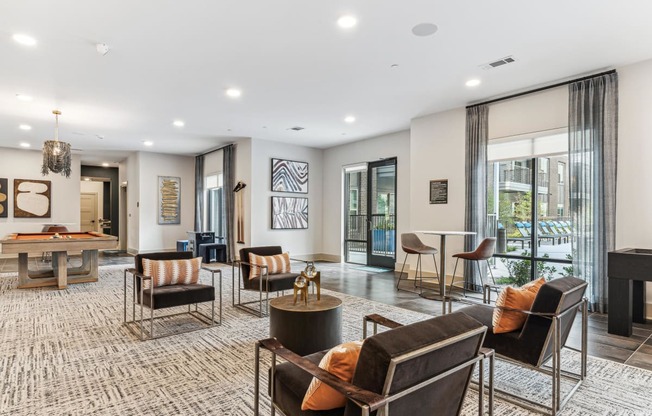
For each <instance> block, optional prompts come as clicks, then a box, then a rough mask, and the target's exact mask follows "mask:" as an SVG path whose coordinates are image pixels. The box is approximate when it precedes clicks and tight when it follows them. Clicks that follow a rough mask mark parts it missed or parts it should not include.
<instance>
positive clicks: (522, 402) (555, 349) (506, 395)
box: [446, 295, 588, 416]
mask: <svg viewBox="0 0 652 416" xmlns="http://www.w3.org/2000/svg"><path fill="white" fill-rule="evenodd" d="M564 296H566V295H564ZM446 300H447V303H448V312H447V313H450V312H451V311H452V301H453V300H457V301H460V302H464V300H462V299H459V298H453V297H447V299H446ZM464 303H471V302H464ZM562 304H563V296H562V299H560V301H559V308H560V307H561V305H562ZM491 307H492V308H500V309H502V310H504V311H513V312H521V313H524V314H526V315H533V316H539V317H542V318H546V319H550V320H551V321H552V329H551V331H550V332H549V335H548V337H549V338H548V340H547V341H546V344H547V342H550V338H552V343H553V344H552V352H551V357H549V358H548V359H547V360H545V361H544V358H545V356H544V353H545V351H546V350H547V348H546V347H544V349H543V353H542V354H541V357H540V358H539V363H538V364H537V365H536V366H532V365H529V364H526V363H522V362H520V361H517V360H514V359H512V358H510V357H507V356H504V355H502V354H500V353H495V354H496V357H497V358H498V359H500V360H503V361H506V362H509V363H511V364H513V365H516V366H519V367H521V368H526V369H529V370H534V371H537V372H540V373H543V374H546V375H549V376H551V381H552V398H551V404H550V405H546V404H542V403H539V402H536V401H534V400H531V399H527V398H525V397H521V396H518V395H516V394H514V393H511V392H508V391H506V390H503V389H501V388H499V387H495V391H496V393H497V396H499V397H500V398H502V399H504V400H506V401H508V402H510V403H513V404H515V405H517V406H521V407H524V408H526V409H528V410H532V411H534V412H538V413H543V414H550V415H552V416H556V415H557V414H558V413H559V412H561V411H562V410H563V408H564V406H566V404H567V403H568V401H569V400H570V399H571V397H572V396H573V394H574V393H575V392H576V391H577V389H578V388H579V387H580V385H581V384H582V382H583V381H584V379H585V378H586V367H587V357H588V353H587V344H588V336H587V334H588V300H587V299H586V298H582V300H580V301H579V302H577V303H575V304H573V305H571V306H570V307H568V308H567V309H566V310H565V311H563V312H562V311H559V308H558V310H557V311H556V312H555V313H541V312H531V311H528V310H521V309H514V308H507V307H502V306H495V305H494V306H491ZM577 309H579V310H580V311H581V313H582V328H581V337H582V341H581V344H580V349H579V350H578V349H576V348H572V347H569V346H566V345H563V346H562V345H561V331H560V329H561V319H562V318H563V317H564V316H566V315H567V314H569V313H572V312H574V311H575V310H577ZM564 348H566V349H568V350H571V351H575V352H578V353H579V354H580V372H579V373H574V372H571V371H567V370H562V368H561V351H562V349H564ZM550 358H552V363H551V365H550V366H546V365H544V364H545V362H548V361H549V360H550ZM562 377H563V378H565V379H566V380H571V381H572V382H574V383H575V384H574V385H573V387H572V388H571V390H570V391H569V392H568V393H567V394H566V396H564V397H563V398H562V397H561V380H562Z"/></svg>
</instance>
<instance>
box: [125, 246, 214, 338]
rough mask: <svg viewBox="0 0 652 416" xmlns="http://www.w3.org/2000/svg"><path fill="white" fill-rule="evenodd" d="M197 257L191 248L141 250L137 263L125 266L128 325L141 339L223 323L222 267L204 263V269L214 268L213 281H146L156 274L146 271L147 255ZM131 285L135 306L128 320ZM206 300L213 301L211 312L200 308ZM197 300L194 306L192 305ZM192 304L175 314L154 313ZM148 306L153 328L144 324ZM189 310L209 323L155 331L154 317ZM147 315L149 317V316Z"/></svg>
mask: <svg viewBox="0 0 652 416" xmlns="http://www.w3.org/2000/svg"><path fill="white" fill-rule="evenodd" d="M192 258H193V253H192V252H190V251H183V252H161V253H148V254H138V255H136V256H135V258H134V263H135V267H134V268H129V269H125V271H124V310H123V313H124V325H125V326H127V328H129V330H130V331H131V332H133V333H134V334H136V335H137V336H138V337H139V338H140V339H141V340H145V339H154V338H160V337H164V336H169V335H177V334H181V333H185V332H191V331H196V330H198V329H204V328H207V327H211V326H214V325H221V324H222V283H221V282H222V271H221V270H220V269H217V268H206V267H202V269H203V270H207V271H209V272H211V284H210V285H207V284H201V282H197V283H193V284H176V285H169V286H157V287H154V288H151V287H149V285H147V284H146V282H148V281H151V279H152V277H151V276H147V275H145V274H144V273H143V262H142V260H143V259H150V260H189V259H192ZM215 273H218V275H219V283H220V284H219V298H218V300H219V321H218V322H216V321H215ZM128 274H131V275H132V279H131V280H132V282H131V285H129V284H128V280H129V279H127V275H128ZM129 286H130V287H131V293H132V296H131V297H132V302H131V303H132V310H131V320H127V303H128V302H127V293H128V291H129ZM203 302H211V310H210V316H209V315H207V314H205V313H203V312H201V311H200V310H199V307H198V304H199V303H203ZM192 304H194V305H195V308H194V310H192V309H191V305H192ZM186 305H187V306H188V310H187V311H184V312H180V313H175V314H171V315H170V314H168V315H163V316H158V317H154V311H156V310H159V309H165V308H172V307H179V306H186ZM136 307H139V308H140V319H136ZM144 308H147V309H149V311H150V316H149V331H147V330H146V329H145V327H144V325H143V324H144V319H143V312H144ZM180 314H189V315H190V316H192V317H193V318H195V319H197V320H198V321H200V322H202V323H204V324H206V326H203V325H202V326H200V327H193V328H190V329H183V330H180V331H175V332H171V333H167V334H164V335H158V336H157V335H155V334H154V321H155V320H156V319H161V318H167V317H170V316H174V315H180ZM145 319H147V318H145Z"/></svg>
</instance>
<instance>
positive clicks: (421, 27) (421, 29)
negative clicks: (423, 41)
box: [412, 23, 438, 36]
mask: <svg viewBox="0 0 652 416" xmlns="http://www.w3.org/2000/svg"><path fill="white" fill-rule="evenodd" d="M437 29H438V28H437V25H436V24H434V23H419V24H418V25H416V26H414V27H413V28H412V33H413V34H414V36H430V35H434V34H435V33H436V32H437Z"/></svg>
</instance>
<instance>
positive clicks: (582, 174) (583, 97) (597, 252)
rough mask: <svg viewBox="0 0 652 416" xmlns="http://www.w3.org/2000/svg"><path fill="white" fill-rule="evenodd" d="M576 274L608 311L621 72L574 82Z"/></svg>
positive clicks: (598, 307)
mask: <svg viewBox="0 0 652 416" xmlns="http://www.w3.org/2000/svg"><path fill="white" fill-rule="evenodd" d="M568 111H569V116H568V130H569V131H568V134H569V175H570V211H571V219H572V222H573V227H574V232H575V238H573V240H572V252H573V274H574V275H575V276H577V277H579V278H581V279H584V280H585V281H587V282H588V283H589V291H588V297H589V304H590V307H591V309H592V310H594V311H599V312H602V313H605V312H607V299H608V293H607V288H608V279H607V252H609V251H611V250H613V249H614V247H615V239H616V233H615V231H616V224H615V219H616V168H617V157H618V155H617V149H618V74H616V73H615V72H611V73H608V74H604V75H600V76H596V77H593V78H589V79H584V80H580V81H577V82H573V83H571V84H569V106H568Z"/></svg>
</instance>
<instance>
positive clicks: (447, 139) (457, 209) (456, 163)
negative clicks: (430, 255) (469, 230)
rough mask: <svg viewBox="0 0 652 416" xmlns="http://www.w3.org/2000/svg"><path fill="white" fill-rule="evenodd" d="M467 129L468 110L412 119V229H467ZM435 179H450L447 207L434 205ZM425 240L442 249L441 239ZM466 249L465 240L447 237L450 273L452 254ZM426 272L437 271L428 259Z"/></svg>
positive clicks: (427, 237)
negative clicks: (465, 211) (465, 152)
mask: <svg viewBox="0 0 652 416" xmlns="http://www.w3.org/2000/svg"><path fill="white" fill-rule="evenodd" d="M465 128H466V111H465V110H464V109H463V108H459V109H455V110H451V111H446V112H442V113H437V114H433V115H430V116H426V117H421V118H417V119H414V120H412V124H411V143H410V165H411V167H412V170H411V173H410V175H411V177H410V186H411V194H410V195H411V204H410V229H411V230H444V231H450V230H457V231H460V230H464V209H465V203H464V200H465V176H464V147H465V139H464V137H465ZM432 179H448V203H447V204H432V205H431V204H430V201H429V198H430V195H429V186H430V181H431V180H432ZM421 238H422V240H423V241H424V243H425V244H427V245H431V246H433V247H438V248H439V246H440V244H439V237H438V236H421ZM463 249H464V239H463V238H462V237H447V240H446V253H447V255H448V256H447V260H448V261H447V263H446V264H447V274H449V275H450V274H452V273H453V268H452V266H453V265H452V259H451V257H450V255H451V254H453V253H457V252H460V251H463ZM412 257H416V256H412ZM437 261H439V260H437ZM412 262H413V264H415V263H416V258H415V259H412ZM423 269H424V271H429V272H433V271H434V264H433V263H432V261H428V259H426V260H425V261H424V262H423ZM458 273H459V271H458Z"/></svg>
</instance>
